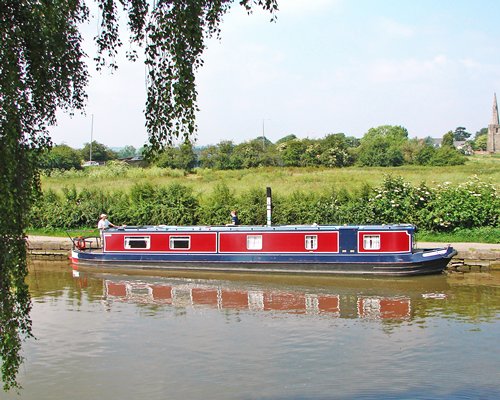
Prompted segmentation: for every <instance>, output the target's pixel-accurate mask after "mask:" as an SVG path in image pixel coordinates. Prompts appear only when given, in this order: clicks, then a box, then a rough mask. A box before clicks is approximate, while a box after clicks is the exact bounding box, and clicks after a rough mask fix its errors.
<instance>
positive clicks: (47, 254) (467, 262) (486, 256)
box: [26, 236, 500, 270]
mask: <svg viewBox="0 0 500 400" xmlns="http://www.w3.org/2000/svg"><path fill="white" fill-rule="evenodd" d="M26 243H27V246H28V254H29V256H30V257H31V258H35V259H54V260H63V259H66V258H68V253H69V251H70V250H71V246H72V243H71V240H69V238H64V237H52V236H28V238H27V240H26ZM447 245H448V243H435V242H417V247H418V248H421V249H425V248H436V247H444V246H447ZM451 245H452V246H453V247H454V248H455V249H456V250H457V251H458V254H457V255H456V256H455V257H453V260H452V262H451V263H450V265H449V268H451V269H461V268H467V269H469V268H480V269H484V270H490V269H491V270H500V244H491V243H452V244H451Z"/></svg>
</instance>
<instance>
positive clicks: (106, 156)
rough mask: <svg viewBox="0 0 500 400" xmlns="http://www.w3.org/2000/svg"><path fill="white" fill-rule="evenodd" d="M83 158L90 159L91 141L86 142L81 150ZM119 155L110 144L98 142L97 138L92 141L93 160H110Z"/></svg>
mask: <svg viewBox="0 0 500 400" xmlns="http://www.w3.org/2000/svg"><path fill="white" fill-rule="evenodd" d="M81 154H82V158H83V159H84V160H85V161H88V160H90V143H85V145H84V146H83V149H82V150H81ZM116 158H118V155H117V154H116V153H115V152H114V151H113V150H111V149H110V148H109V147H108V146H106V145H104V144H102V143H99V142H96V141H95V140H94V141H93V142H92V161H102V162H104V161H109V160H116Z"/></svg>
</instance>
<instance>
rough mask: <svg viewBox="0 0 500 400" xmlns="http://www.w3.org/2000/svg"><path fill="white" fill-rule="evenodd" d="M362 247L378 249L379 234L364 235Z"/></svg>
mask: <svg viewBox="0 0 500 400" xmlns="http://www.w3.org/2000/svg"><path fill="white" fill-rule="evenodd" d="M363 249H365V250H380V235H364V236H363Z"/></svg>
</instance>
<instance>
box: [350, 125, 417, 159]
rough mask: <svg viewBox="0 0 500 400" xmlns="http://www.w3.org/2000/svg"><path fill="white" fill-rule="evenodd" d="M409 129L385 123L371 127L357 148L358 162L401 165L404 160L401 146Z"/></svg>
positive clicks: (406, 138) (406, 137)
mask: <svg viewBox="0 0 500 400" xmlns="http://www.w3.org/2000/svg"><path fill="white" fill-rule="evenodd" d="M407 140H408V131H407V130H406V129H405V128H403V127H401V126H391V125H383V126H379V127H377V128H370V129H369V130H368V132H366V133H365V135H364V136H363V137H362V138H361V144H360V145H359V147H358V148H357V154H358V162H359V163H360V164H361V165H363V166H380V167H389V166H393V167H395V166H399V165H402V164H403V162H404V158H403V152H402V150H401V147H402V145H403V144H404V143H406V141H407Z"/></svg>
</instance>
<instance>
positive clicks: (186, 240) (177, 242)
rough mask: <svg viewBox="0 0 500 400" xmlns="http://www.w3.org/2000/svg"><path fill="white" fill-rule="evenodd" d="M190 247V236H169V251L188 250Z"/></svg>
mask: <svg viewBox="0 0 500 400" xmlns="http://www.w3.org/2000/svg"><path fill="white" fill-rule="evenodd" d="M190 247H191V236H170V250H174V249H189V248H190Z"/></svg>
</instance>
